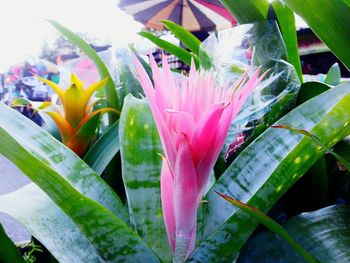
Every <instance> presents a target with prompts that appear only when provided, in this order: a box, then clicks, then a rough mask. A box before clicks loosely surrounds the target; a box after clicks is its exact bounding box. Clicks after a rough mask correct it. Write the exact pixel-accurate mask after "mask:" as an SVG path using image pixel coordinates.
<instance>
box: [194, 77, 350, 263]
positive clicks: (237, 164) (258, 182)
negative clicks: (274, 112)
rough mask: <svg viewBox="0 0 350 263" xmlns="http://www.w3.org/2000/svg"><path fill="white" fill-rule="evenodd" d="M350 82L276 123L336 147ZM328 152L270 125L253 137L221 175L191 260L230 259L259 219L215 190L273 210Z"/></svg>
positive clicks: (349, 110) (345, 128)
mask: <svg viewBox="0 0 350 263" xmlns="http://www.w3.org/2000/svg"><path fill="white" fill-rule="evenodd" d="M349 92H350V84H349V83H347V84H343V85H339V86H337V87H335V88H333V89H331V90H329V91H326V92H324V93H322V94H321V95H319V96H317V97H315V98H313V99H311V100H309V101H307V102H306V103H304V104H302V105H300V106H299V107H297V108H295V109H294V110H292V111H291V112H290V113H288V114H287V115H285V116H284V117H283V118H282V119H280V120H279V121H278V122H277V123H276V124H279V125H282V124H284V125H290V126H293V127H296V128H298V129H306V130H309V131H310V132H312V133H313V134H315V135H316V136H317V137H318V138H319V139H320V140H321V141H322V143H324V144H325V145H327V146H328V147H331V146H332V145H334V144H335V143H337V142H338V141H339V140H341V139H342V138H344V137H346V136H347V135H349V133H350V125H349V123H350V94H349ZM323 154H324V150H323V149H322V148H321V147H319V146H317V145H316V144H315V143H314V142H313V141H312V140H311V139H310V138H308V137H304V136H302V135H300V134H295V133H293V132H291V131H286V130H280V129H273V128H270V129H268V130H266V131H265V132H264V133H263V134H261V135H260V136H259V137H258V138H257V139H256V140H255V141H254V142H253V143H251V144H250V145H249V146H248V147H247V148H246V149H245V150H244V151H243V152H242V153H241V154H240V155H239V156H238V157H237V158H236V159H235V161H234V162H233V163H232V164H231V165H230V167H229V168H228V169H227V170H226V172H225V173H224V174H223V175H222V176H221V177H220V179H219V180H218V181H217V183H216V184H215V185H214V187H213V188H212V189H211V191H210V192H209V193H208V195H207V196H206V197H205V199H206V200H208V203H206V204H205V205H203V214H204V216H203V223H202V224H201V225H200V226H199V231H200V232H201V233H202V235H203V236H204V237H205V238H204V240H203V241H202V242H201V243H200V245H199V247H197V249H196V250H195V251H194V253H193V255H192V256H191V258H190V261H191V262H202V261H203V260H204V259H205V260H206V261H215V259H216V258H218V257H220V258H221V260H223V261H227V262H228V261H230V260H233V258H234V257H235V256H236V255H237V254H238V252H239V250H240V249H241V247H242V245H243V244H244V243H245V242H246V241H247V239H248V238H249V236H250V234H251V233H252V232H253V230H254V229H255V227H256V225H257V222H256V221H255V220H253V219H252V218H250V217H248V216H247V215H245V214H244V213H243V212H242V211H240V210H237V209H235V208H233V207H232V206H231V205H229V206H228V204H227V203H225V201H224V200H223V199H222V198H221V197H219V196H218V195H217V194H216V193H215V192H214V191H217V192H220V193H223V194H225V195H228V196H232V197H233V198H234V199H236V200H240V201H241V202H244V203H247V204H249V205H250V206H253V207H256V208H257V209H259V210H261V211H263V212H267V211H268V210H269V209H270V208H271V207H272V205H273V204H275V203H276V202H277V200H278V199H279V198H280V197H281V196H282V195H283V194H284V193H285V192H286V191H287V190H288V189H289V188H290V187H291V186H292V185H293V184H294V183H295V182H296V181H297V180H298V179H300V178H301V177H302V175H303V174H304V173H305V172H306V171H307V170H308V169H309V168H310V167H311V166H312V165H313V164H314V163H315V162H316V161H317V160H318V159H319V158H320V157H321V156H322V155H323Z"/></svg>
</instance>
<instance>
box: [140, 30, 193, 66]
mask: <svg viewBox="0 0 350 263" xmlns="http://www.w3.org/2000/svg"><path fill="white" fill-rule="evenodd" d="M139 35H140V36H143V37H145V38H147V39H148V40H150V41H151V42H153V43H154V44H156V45H157V46H158V47H160V48H162V49H164V50H166V51H168V52H169V53H171V54H173V55H175V56H176V57H178V58H179V59H180V60H182V61H183V62H184V63H185V64H186V65H191V60H192V59H193V61H194V62H195V63H196V65H197V66H198V65H199V62H198V58H197V57H196V56H194V55H192V54H191V53H190V52H188V51H187V50H185V49H183V48H181V47H178V46H176V45H174V44H172V43H170V42H168V41H165V40H163V39H160V38H159V37H156V36H155V35H153V34H152V33H150V32H145V31H142V32H140V33H139Z"/></svg>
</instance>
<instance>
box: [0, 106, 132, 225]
mask: <svg viewBox="0 0 350 263" xmlns="http://www.w3.org/2000/svg"><path fill="white" fill-rule="evenodd" d="M0 115H1V116H2V117H1V118H0V128H1V129H3V132H5V133H7V134H10V135H11V137H13V138H14V139H15V140H16V141H17V142H18V143H19V144H20V145H21V146H22V147H24V148H25V149H26V151H29V152H30V153H31V154H32V155H33V156H35V157H36V158H38V159H39V160H42V161H43V162H45V164H46V165H47V166H48V167H49V168H50V169H53V170H54V171H56V172H57V173H59V174H60V175H61V176H63V177H64V178H65V179H66V180H67V181H68V182H69V183H70V184H71V185H73V186H74V187H76V189H78V190H79V191H80V192H81V193H82V194H84V195H86V196H87V197H89V198H92V199H94V200H96V201H97V202H99V203H101V204H102V205H103V206H105V207H106V208H108V209H109V210H111V211H112V212H113V213H114V214H115V215H117V216H118V217H119V218H121V219H122V220H123V221H125V222H127V219H128V217H127V212H126V210H125V207H124V205H123V204H122V202H121V201H120V199H119V197H118V196H117V195H116V194H115V193H114V192H113V190H112V189H110V188H109V187H108V185H106V184H105V182H104V181H103V180H102V179H101V178H100V177H99V176H98V175H97V174H96V172H95V171H94V170H92V169H91V168H90V167H89V166H88V165H87V164H86V163H85V162H84V161H82V160H81V159H80V158H79V157H78V156H77V155H75V154H74V153H73V152H72V151H71V150H70V149H68V148H67V147H66V146H64V145H63V144H62V143H60V142H59V141H57V140H56V139H54V138H53V137H52V136H51V135H50V134H48V133H47V132H46V131H44V130H43V129H41V128H40V127H38V126H37V125H36V124H35V123H33V122H32V121H30V120H28V119H27V118H26V117H24V116H23V115H22V114H20V113H18V112H16V111H15V110H13V109H11V108H9V107H7V106H5V105H3V104H0ZM0 151H1V152H5V154H6V147H5V146H4V145H1V147H0ZM5 154H4V155H5ZM26 163H27V162H26ZM28 165H29V166H30V164H28Z"/></svg>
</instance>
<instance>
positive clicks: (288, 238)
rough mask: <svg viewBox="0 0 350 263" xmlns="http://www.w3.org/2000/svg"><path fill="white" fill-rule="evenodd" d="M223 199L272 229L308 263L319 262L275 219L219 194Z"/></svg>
mask: <svg viewBox="0 0 350 263" xmlns="http://www.w3.org/2000/svg"><path fill="white" fill-rule="evenodd" d="M218 194H219V195H220V196H221V197H222V198H224V199H225V200H226V201H228V202H230V203H231V204H233V205H235V206H237V207H238V208H240V209H242V211H244V212H245V213H247V214H248V215H250V216H251V217H253V218H255V219H256V220H257V221H258V222H259V223H260V224H263V225H264V226H265V227H267V228H268V229H270V230H271V231H272V232H274V233H276V234H277V235H279V236H280V237H282V238H283V239H284V240H285V241H287V242H288V243H289V245H291V246H292V247H293V248H294V249H295V251H297V252H298V253H300V255H301V256H302V257H303V258H304V259H305V260H306V261H307V262H314V263H315V262H318V261H317V260H315V259H314V258H313V257H312V256H311V255H310V254H309V253H308V252H307V251H306V250H305V249H303V248H302V247H301V246H300V245H299V244H298V243H297V242H296V241H295V240H294V239H293V238H292V237H291V236H290V235H289V234H288V232H287V231H286V230H285V229H284V228H283V227H282V226H281V225H280V224H278V223H277V222H275V221H274V220H273V219H271V218H270V217H268V216H267V215H265V214H264V213H263V212H261V211H260V210H258V209H256V208H254V207H251V206H249V205H246V204H244V203H242V202H240V201H238V200H235V199H233V198H231V197H229V196H226V195H223V194H220V193H218Z"/></svg>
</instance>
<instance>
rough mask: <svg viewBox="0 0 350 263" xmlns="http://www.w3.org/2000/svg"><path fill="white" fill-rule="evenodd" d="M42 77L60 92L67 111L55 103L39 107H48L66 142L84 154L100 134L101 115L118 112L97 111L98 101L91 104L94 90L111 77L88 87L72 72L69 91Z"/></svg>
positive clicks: (107, 109)
mask: <svg viewBox="0 0 350 263" xmlns="http://www.w3.org/2000/svg"><path fill="white" fill-rule="evenodd" d="M38 79H39V80H41V81H43V82H44V83H46V84H47V85H49V86H50V87H51V88H52V89H53V90H54V91H55V92H56V93H57V95H58V96H59V98H60V100H61V103H62V106H63V111H60V110H59V109H58V108H57V107H55V106H54V105H52V104H51V102H44V103H43V104H42V105H41V106H40V107H39V109H41V110H45V112H46V113H47V114H48V115H49V116H50V117H51V118H52V119H53V120H54V122H55V123H56V125H57V127H58V129H59V131H60V133H61V137H62V141H63V143H64V144H65V145H67V146H68V147H69V148H70V149H72V150H73V151H74V152H75V153H76V154H77V155H79V156H83V154H84V153H85V151H86V149H87V147H88V146H89V144H90V142H91V141H92V139H93V138H94V137H95V136H96V130H97V128H98V125H99V120H100V116H101V115H102V114H104V113H105V112H116V113H117V112H118V111H117V110H115V109H113V108H103V109H99V110H95V111H93V106H94V104H95V102H94V103H91V104H89V101H90V99H91V96H92V95H93V93H94V92H95V91H97V90H98V89H100V88H102V87H103V86H104V85H105V84H106V83H107V82H108V78H105V79H103V80H101V81H98V82H96V83H94V84H92V85H91V86H90V87H88V88H87V89H84V88H83V84H82V82H81V81H80V79H78V77H77V76H76V75H74V74H73V73H72V74H71V83H70V86H69V87H68V88H67V89H66V90H63V89H62V88H61V87H59V86H58V85H57V84H56V83H54V82H52V81H50V80H47V79H43V78H40V77H38ZM50 109H52V110H50Z"/></svg>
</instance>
